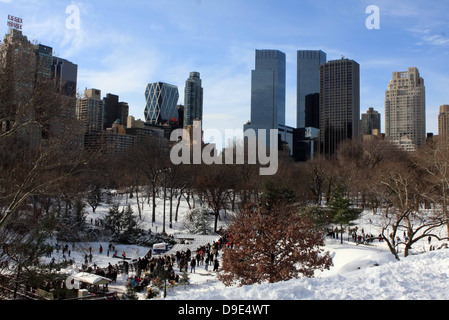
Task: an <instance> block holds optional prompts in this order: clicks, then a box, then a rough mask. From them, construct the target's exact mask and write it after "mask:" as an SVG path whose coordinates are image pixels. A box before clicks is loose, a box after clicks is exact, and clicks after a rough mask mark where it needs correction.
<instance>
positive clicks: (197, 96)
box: [183, 71, 203, 128]
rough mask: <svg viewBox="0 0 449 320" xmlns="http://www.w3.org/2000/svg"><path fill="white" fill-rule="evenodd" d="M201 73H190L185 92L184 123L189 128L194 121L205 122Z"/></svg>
mask: <svg viewBox="0 0 449 320" xmlns="http://www.w3.org/2000/svg"><path fill="white" fill-rule="evenodd" d="M201 83H202V81H201V78H200V73H199V72H195V71H194V72H190V76H189V78H188V79H187V80H186V86H185V90H184V121H183V126H184V128H187V126H189V125H193V121H194V120H197V119H198V120H203V88H202V84H201Z"/></svg>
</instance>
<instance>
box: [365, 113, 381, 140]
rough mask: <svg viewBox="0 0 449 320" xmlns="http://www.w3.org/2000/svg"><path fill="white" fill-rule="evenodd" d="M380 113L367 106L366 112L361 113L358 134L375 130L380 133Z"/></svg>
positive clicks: (366, 133)
mask: <svg viewBox="0 0 449 320" xmlns="http://www.w3.org/2000/svg"><path fill="white" fill-rule="evenodd" d="M380 127H381V123H380V113H379V112H378V111H376V110H374V108H369V109H368V111H366V113H362V119H361V120H360V134H361V135H372V134H373V132H374V131H375V130H377V131H375V132H376V133H380Z"/></svg>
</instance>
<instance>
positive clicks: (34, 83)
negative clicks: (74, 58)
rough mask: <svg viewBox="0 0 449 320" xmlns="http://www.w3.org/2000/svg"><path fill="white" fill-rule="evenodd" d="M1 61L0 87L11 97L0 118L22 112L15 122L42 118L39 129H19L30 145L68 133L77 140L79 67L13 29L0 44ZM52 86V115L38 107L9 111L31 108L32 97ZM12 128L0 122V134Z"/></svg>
mask: <svg viewBox="0 0 449 320" xmlns="http://www.w3.org/2000/svg"><path fill="white" fill-rule="evenodd" d="M0 60H1V65H0V68H1V69H2V73H3V74H4V77H2V80H1V81H2V83H0V86H1V87H2V90H5V91H9V94H10V98H9V99H8V101H3V104H2V105H1V106H0V118H5V119H12V118H11V117H5V115H6V114H8V113H9V112H16V116H17V115H19V114H20V113H21V112H22V111H24V113H23V114H22V117H15V118H16V121H18V122H24V121H29V120H33V119H36V118H40V119H43V118H45V121H44V123H42V125H41V126H38V125H29V126H26V128H23V129H22V130H21V131H23V137H24V141H27V142H26V143H27V144H28V145H29V146H35V147H37V146H40V145H41V144H42V143H46V142H48V140H49V139H51V138H52V137H55V136H57V135H58V136H63V135H65V134H66V133H67V132H70V133H71V134H72V137H73V138H74V139H75V140H76V139H77V137H79V135H78V130H77V128H76V127H77V123H76V121H75V119H76V86H77V71H78V66H77V65H76V64H74V63H72V62H70V61H68V60H65V59H62V58H59V57H55V56H53V49H52V47H49V46H46V45H43V44H32V43H31V42H30V41H29V40H28V38H27V37H26V36H25V35H23V34H22V31H20V30H17V29H13V28H11V29H10V30H9V34H6V35H5V37H4V41H3V43H1V44H0ZM51 86H53V87H54V90H55V92H56V93H59V95H57V96H55V99H53V101H51V102H48V104H49V108H50V105H51V108H52V110H51V112H44V113H42V110H40V109H39V108H37V109H36V108H30V107H28V108H27V110H12V109H11V108H13V107H14V106H20V105H22V106H30V105H32V104H31V103H30V101H32V100H31V99H32V97H33V95H35V94H36V93H39V92H41V91H42V90H48V88H50V89H52V90H53V88H51ZM10 115H11V114H10ZM19 118H20V119H19ZM63 122H64V123H65V124H64V125H62V123H63ZM11 126H12V123H11V120H5V121H3V122H2V123H0V127H1V130H2V131H7V130H9V129H10V128H11ZM79 146H80V145H79V143H78V142H77V143H74V144H73V148H78V147H79Z"/></svg>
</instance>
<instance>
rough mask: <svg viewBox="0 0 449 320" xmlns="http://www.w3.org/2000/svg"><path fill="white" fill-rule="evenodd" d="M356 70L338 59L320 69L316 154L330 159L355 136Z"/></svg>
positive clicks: (357, 110) (356, 66)
mask: <svg viewBox="0 0 449 320" xmlns="http://www.w3.org/2000/svg"><path fill="white" fill-rule="evenodd" d="M359 122H360V66H359V64H358V63H357V62H355V61H354V60H349V59H345V58H342V59H340V60H332V61H329V62H327V63H325V64H323V65H321V66H320V139H319V141H320V152H321V153H322V154H325V155H326V156H332V155H333V154H334V153H335V151H336V150H337V148H338V145H339V143H340V142H342V141H344V140H347V139H352V138H355V137H358V136H359Z"/></svg>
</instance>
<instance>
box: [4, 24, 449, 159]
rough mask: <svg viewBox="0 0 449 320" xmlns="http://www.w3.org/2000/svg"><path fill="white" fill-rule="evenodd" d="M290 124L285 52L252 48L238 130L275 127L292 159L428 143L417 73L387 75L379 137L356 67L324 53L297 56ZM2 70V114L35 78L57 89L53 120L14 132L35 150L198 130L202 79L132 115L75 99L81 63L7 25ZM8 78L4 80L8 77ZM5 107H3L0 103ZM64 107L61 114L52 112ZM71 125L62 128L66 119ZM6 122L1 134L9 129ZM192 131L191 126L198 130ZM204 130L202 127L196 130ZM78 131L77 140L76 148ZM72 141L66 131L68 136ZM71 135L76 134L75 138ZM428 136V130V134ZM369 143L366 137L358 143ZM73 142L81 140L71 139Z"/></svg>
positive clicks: (123, 106) (160, 88) (445, 120)
mask: <svg viewBox="0 0 449 320" xmlns="http://www.w3.org/2000/svg"><path fill="white" fill-rule="evenodd" d="M296 54H297V57H296V59H297V60H296V62H297V86H296V89H297V92H296V128H294V127H290V126H288V125H286V55H285V53H283V52H281V51H279V50H268V49H267V50H255V68H254V69H253V70H252V71H251V106H250V108H251V115H250V120H249V121H248V122H247V123H246V124H245V125H244V130H247V129H254V130H255V132H256V134H257V132H258V130H260V129H262V130H266V132H267V136H266V138H267V145H269V144H270V142H271V141H270V136H269V130H270V129H277V130H278V137H277V138H278V145H279V149H280V150H282V149H285V150H287V149H288V151H289V153H290V155H291V156H293V158H294V160H296V161H306V160H308V159H311V158H313V157H314V154H316V153H317V152H319V153H321V154H323V155H325V156H326V157H332V155H333V154H335V152H336V150H337V148H338V146H339V144H340V143H341V142H342V141H345V140H348V139H353V138H357V137H359V136H364V141H369V140H370V139H371V138H375V137H382V138H383V137H384V136H385V138H386V139H387V140H389V141H391V142H392V144H393V145H395V146H397V147H399V148H401V149H402V150H406V151H410V152H413V151H416V150H417V148H419V147H420V146H422V145H423V144H424V143H425V141H426V131H425V129H426V127H425V125H426V115H425V111H426V110H425V87H424V80H423V78H422V77H421V76H420V74H419V71H418V69H417V68H408V70H407V71H403V72H393V77H392V79H391V80H390V82H389V84H388V89H387V90H386V92H385V134H384V135H383V134H382V133H381V115H380V113H379V112H378V111H376V110H374V108H369V109H368V110H367V111H366V112H365V113H363V114H360V66H359V64H358V63H357V62H355V61H354V60H349V59H346V58H343V57H342V59H338V60H331V61H327V55H326V53H325V52H323V51H321V50H298V51H297V52H296ZM0 58H1V64H0V68H2V70H3V72H4V74H7V75H8V77H2V79H0V81H1V83H0V86H1V87H2V88H4V89H5V90H10V92H12V93H14V94H12V95H11V97H10V99H9V100H8V102H7V103H5V102H3V104H2V105H0V118H4V119H10V118H11V117H9V118H7V117H5V114H6V113H7V112H9V111H8V106H9V105H15V104H17V102H18V101H26V100H27V99H30V97H32V94H33V92H34V90H35V89H36V86H37V85H38V84H39V83H40V80H44V81H49V82H51V83H53V84H54V90H55V91H56V92H57V93H59V95H58V99H57V102H55V103H56V104H58V103H60V104H61V108H59V106H56V107H55V108H56V109H58V112H59V113H58V115H57V116H51V118H50V119H47V120H48V121H46V124H45V125H43V126H32V125H31V126H27V128H26V129H23V130H22V132H21V134H22V137H23V139H24V141H27V145H29V146H40V145H42V142H43V141H49V140H50V139H51V137H52V136H56V134H59V135H60V134H61V133H62V134H65V133H68V132H70V133H73V134H72V136H73V137H72V138H73V139H74V141H75V140H76V141H78V142H76V143H74V148H79V147H81V148H82V147H83V146H84V147H85V148H88V149H89V148H91V149H92V150H98V149H100V148H103V147H105V148H106V150H107V152H108V153H110V154H120V153H122V152H125V150H129V148H130V147H132V146H133V145H135V144H136V143H141V142H142V141H143V140H144V139H146V138H149V137H152V138H161V139H168V138H169V137H170V134H171V132H172V131H173V130H174V129H177V128H185V129H187V130H188V132H190V131H192V130H193V128H194V127H195V128H197V127H199V126H201V125H202V119H203V99H204V92H203V90H204V89H203V87H202V80H201V77H200V73H199V72H196V71H192V72H190V74H189V77H188V78H187V80H186V81H185V88H184V104H183V105H181V104H178V100H179V92H178V87H177V86H175V85H171V84H168V83H164V82H153V83H149V84H148V85H147V86H146V88H145V109H144V120H143V121H142V120H140V119H139V120H136V119H135V118H134V117H132V116H130V114H129V111H130V106H129V104H128V103H127V102H122V101H120V100H119V96H118V95H116V94H113V93H108V94H106V96H105V97H102V95H101V90H99V89H86V90H85V92H84V97H82V98H77V76H78V66H77V65H76V64H74V63H72V62H70V61H68V60H66V59H63V58H60V57H56V56H54V55H53V48H52V47H50V46H46V45H43V44H33V43H31V42H30V41H29V40H28V39H27V37H26V36H24V35H23V34H22V32H21V31H20V30H16V29H10V31H9V34H7V35H5V38H4V41H3V42H2V43H1V44H0ZM5 79H8V81H5ZM1 103H2V102H1V101H0V104H1ZM59 109H61V110H59ZM39 112H40V111H39V110H34V109H32V108H28V109H27V110H26V111H25V112H24V113H23V114H22V115H21V116H22V118H21V119H20V120H19V121H22V122H24V121H27V120H30V119H34V118H37V116H39V114H38V113H39ZM67 120H70V121H72V120H73V121H72V122H71V124H70V125H69V126H67V125H66V121H67ZM10 121H11V120H3V121H2V122H1V123H0V130H1V131H2V132H5V131H7V130H9V128H11V123H10ZM197 129H198V128H197ZM201 130H202V128H201ZM78 131H79V132H80V133H81V136H83V137H84V138H83V139H81V142H79V140H80V139H79V137H80V135H77V134H76V132H78ZM438 134H439V136H441V137H443V138H444V139H446V140H447V141H448V143H449V105H441V106H440V113H439V116H438ZM67 136H69V135H67ZM75 136H78V138H75ZM427 136H428V137H430V136H431V134H429V135H427ZM365 138H366V139H365ZM77 139H78V140H77Z"/></svg>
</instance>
